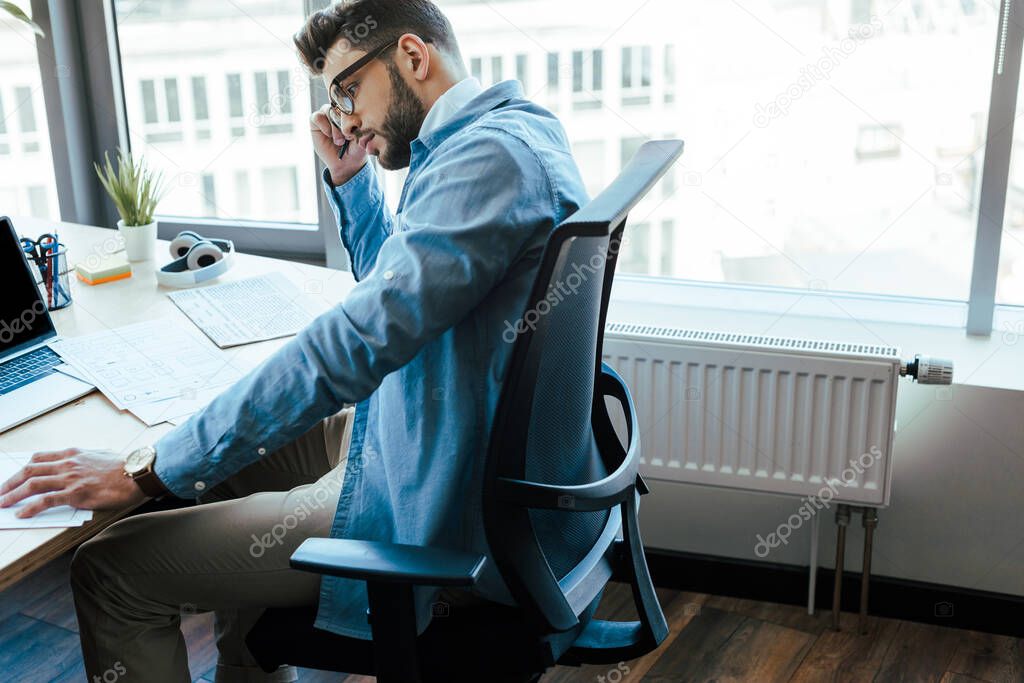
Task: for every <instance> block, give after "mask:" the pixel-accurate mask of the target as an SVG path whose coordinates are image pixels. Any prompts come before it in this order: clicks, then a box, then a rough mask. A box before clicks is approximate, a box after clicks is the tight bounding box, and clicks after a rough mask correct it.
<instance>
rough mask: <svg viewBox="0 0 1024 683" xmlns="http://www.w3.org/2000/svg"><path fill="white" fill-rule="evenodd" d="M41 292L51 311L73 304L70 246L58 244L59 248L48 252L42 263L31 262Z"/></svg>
mask: <svg viewBox="0 0 1024 683" xmlns="http://www.w3.org/2000/svg"><path fill="white" fill-rule="evenodd" d="M30 263H31V265H32V274H33V276H35V279H36V284H37V285H38V286H39V292H40V294H42V296H43V301H45V302H46V307H47V308H48V309H49V310H51V311H59V310H60V309H62V308H67V307H68V306H70V305H71V278H70V276H69V270H68V248H67V246H65V245H63V244H58V245H57V250H56V251H52V252H49V253H47V254H46V256H45V257H44V258H43V261H42V264H41V265H40V264H37V263H34V262H31V261H30Z"/></svg>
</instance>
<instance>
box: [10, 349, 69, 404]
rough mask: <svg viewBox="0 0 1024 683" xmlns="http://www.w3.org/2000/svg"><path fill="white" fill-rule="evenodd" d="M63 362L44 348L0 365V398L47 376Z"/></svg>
mask: <svg viewBox="0 0 1024 683" xmlns="http://www.w3.org/2000/svg"><path fill="white" fill-rule="evenodd" d="M63 362H64V361H62V360H61V359H60V356H58V355H57V354H56V353H54V352H53V351H51V350H50V349H49V348H47V347H45V346H44V347H43V348H41V349H36V350H35V351H32V352H31V353H26V354H23V355H21V356H18V357H17V358H15V359H13V360H9V361H7V362H6V363H3V364H0V396H3V395H4V394H9V393H11V392H12V391H14V390H15V389H20V388H21V387H23V386H25V385H26V384H31V383H32V382H34V381H36V380H37V379H39V378H40V377H44V376H46V375H49V374H50V373H52V372H54V368H55V367H57V366H58V365H60V364H61V363H63Z"/></svg>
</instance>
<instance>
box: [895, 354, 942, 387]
mask: <svg viewBox="0 0 1024 683" xmlns="http://www.w3.org/2000/svg"><path fill="white" fill-rule="evenodd" d="M907 375H910V376H911V377H913V378H914V379H916V380H917V383H918V384H952V383H953V361H951V360H946V359H945V358H932V357H931V356H922V355H921V354H917V355H915V356H914V360H912V361H903V364H902V366H901V368H900V376H901V377H906V376H907Z"/></svg>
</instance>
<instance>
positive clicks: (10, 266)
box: [0, 218, 57, 358]
mask: <svg viewBox="0 0 1024 683" xmlns="http://www.w3.org/2000/svg"><path fill="white" fill-rule="evenodd" d="M0 292H3V296H0V358H3V357H4V356H6V355H8V354H9V353H12V352H14V351H19V350H21V349H22V348H26V347H29V346H32V345H34V344H37V343H39V342H41V341H44V340H45V339H47V338H49V337H53V336H56V334H57V333H56V331H55V330H54V329H53V322H52V321H51V320H50V314H49V312H48V311H47V310H46V302H45V301H43V298H42V296H41V294H40V292H39V288H38V287H37V286H36V283H35V279H34V277H33V276H32V272H31V270H30V269H29V267H28V261H27V260H26V259H25V254H24V252H23V251H22V249H21V244H20V243H19V242H18V235H17V233H15V232H14V225H12V224H11V221H10V220H9V219H7V218H0Z"/></svg>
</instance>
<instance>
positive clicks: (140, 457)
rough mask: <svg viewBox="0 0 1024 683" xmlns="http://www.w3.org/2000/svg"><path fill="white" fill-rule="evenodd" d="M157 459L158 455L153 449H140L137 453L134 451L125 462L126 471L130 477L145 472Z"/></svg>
mask: <svg viewBox="0 0 1024 683" xmlns="http://www.w3.org/2000/svg"><path fill="white" fill-rule="evenodd" d="M155 457H156V453H155V452H154V451H153V449H152V448H140V449H139V450H137V451H132V452H131V453H129V454H128V457H127V458H126V459H125V461H124V471H125V472H127V473H128V474H129V475H136V474H139V473H140V472H144V471H145V470H146V468H147V467H149V465H150V463H151V462H153V458H155Z"/></svg>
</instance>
